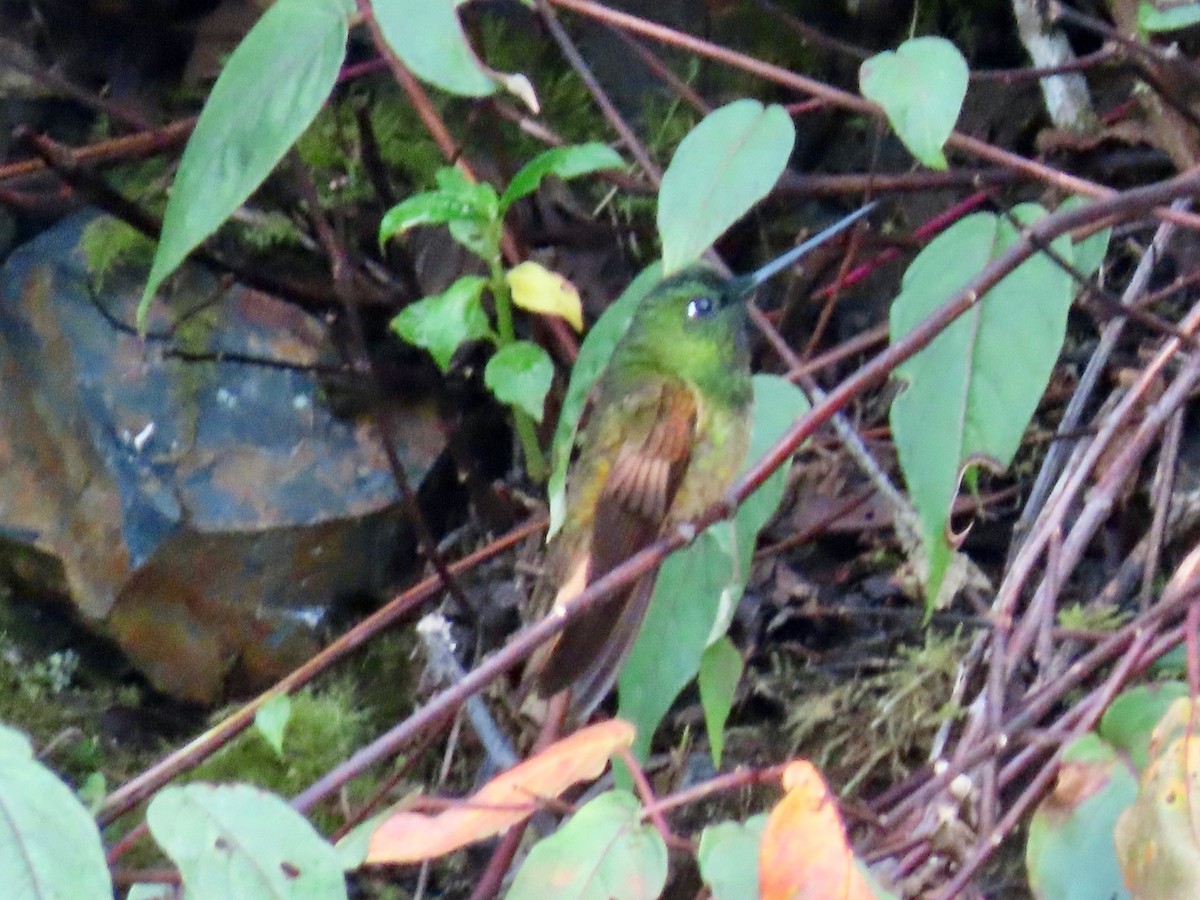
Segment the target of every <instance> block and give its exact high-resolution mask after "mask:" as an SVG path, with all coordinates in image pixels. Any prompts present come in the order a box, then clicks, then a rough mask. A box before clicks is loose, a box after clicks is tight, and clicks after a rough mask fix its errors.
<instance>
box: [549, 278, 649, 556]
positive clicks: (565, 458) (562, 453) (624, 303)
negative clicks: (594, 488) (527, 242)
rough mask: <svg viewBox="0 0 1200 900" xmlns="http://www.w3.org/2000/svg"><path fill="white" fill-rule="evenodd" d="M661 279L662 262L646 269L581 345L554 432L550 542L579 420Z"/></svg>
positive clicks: (559, 519)
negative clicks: (636, 314)
mask: <svg viewBox="0 0 1200 900" xmlns="http://www.w3.org/2000/svg"><path fill="white" fill-rule="evenodd" d="M661 278H662V268H661V266H659V265H658V263H653V264H651V265H650V266H648V267H647V268H645V269H643V270H642V272H641V274H640V275H638V277H637V278H635V279H634V280H633V281H632V282H630V284H629V287H627V288H625V290H624V291H623V292H622V293H621V296H620V297H618V298H617V299H616V300H614V301H613V302H612V303H611V304H609V307H608V309H606V310H605V311H604V313H603V314H602V315H601V316H600V318H599V319H597V320H596V324H595V325H593V326H592V327H591V330H589V331H588V333H587V336H586V337H585V338H584V339H583V343H582V344H580V345H579V356H578V357H577V358H576V359H575V365H574V366H573V367H572V368H571V381H570V383H569V384H568V385H567V393H566V396H565V397H564V398H563V403H562V411H561V412H560V413H559V415H558V426H557V427H556V428H555V430H554V444H553V447H552V449H551V451H550V461H551V464H552V471H551V472H550V483H549V484H548V485H547V491H548V493H549V498H550V528H549V531H548V534H547V536H546V540H550V538H552V537H554V535H555V533H557V531H558V529H559V528H561V527H562V523H563V516H564V515H565V514H566V507H567V469H568V467H569V466H570V463H571V451H572V449H573V448H574V447H575V434H576V432H577V431H578V430H579V417H580V416H581V415H582V414H583V408H584V406H585V405H586V404H587V397H588V394H589V393H590V392H591V390H592V385H593V384H595V383H596V379H597V378H599V377H600V375H601V373H603V372H604V368H605V366H607V365H608V360H609V357H611V356H612V349H613V347H614V346H616V343H617V341H619V340H620V339H621V335H623V334H624V333H625V329H626V328H628V327H629V320H630V319H631V318H633V311H634V309H636V308H637V305H638V303H640V302H641V300H642V298H643V297H645V296H646V294H648V293H649V292H650V289H651V288H653V287H654V285H656V284H658V282H659V281H660V280H661Z"/></svg>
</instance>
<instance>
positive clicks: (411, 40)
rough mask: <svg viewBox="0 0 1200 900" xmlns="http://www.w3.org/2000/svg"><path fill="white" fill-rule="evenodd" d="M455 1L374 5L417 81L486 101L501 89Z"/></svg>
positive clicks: (375, 1) (381, 0) (379, 1)
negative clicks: (478, 52) (481, 59)
mask: <svg viewBox="0 0 1200 900" xmlns="http://www.w3.org/2000/svg"><path fill="white" fill-rule="evenodd" d="M455 6H456V4H455V2H454V0H371V8H372V10H373V11H374V13H375V21H377V22H378V23H379V30H380V31H382V32H383V37H384V40H386V41H387V42H388V45H389V46H391V48H392V49H393V50H395V51H396V55H397V56H399V57H400V59H401V60H403V62H404V64H405V65H406V66H408V67H409V68H410V69H412V70H413V74H415V75H416V76H417V77H418V78H420V79H422V80H424V81H428V82H429V83H430V84H432V85H436V86H437V87H440V88H441V89H442V90H444V91H449V92H450V93H452V94H460V95H462V96H466V97H486V96H487V95H488V94H491V93H494V92H495V90H496V82H495V81H494V80H493V79H492V78H491V77H489V75H488V73H487V71H486V70H485V69H484V68H483V66H482V65H481V64H480V62H479V57H477V56H476V55H475V51H474V50H472V49H471V45H470V44H468V43H467V36H466V35H465V34H463V29H462V23H460V22H459V21H458V12H457V11H456V9H455Z"/></svg>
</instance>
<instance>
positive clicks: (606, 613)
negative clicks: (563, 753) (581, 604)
mask: <svg viewBox="0 0 1200 900" xmlns="http://www.w3.org/2000/svg"><path fill="white" fill-rule="evenodd" d="M654 580H655V579H654V575H653V574H651V575H647V576H645V577H643V578H642V579H641V580H640V581H638V583H637V584H636V585H634V587H633V589H632V590H630V591H622V592H621V593H619V594H617V595H616V596H614V597H611V598H609V599H608V600H605V601H602V602H601V603H600V604H599V605H598V606H595V607H593V608H592V609H590V610H588V611H587V612H586V613H584V614H583V615H582V616H580V617H579V618H577V619H576V620H575V621H573V622H572V623H571V624H570V625H568V626H567V628H566V629H565V630H564V631H563V633H562V634H561V635H560V636H559V638H558V642H557V643H556V644H555V645H554V649H553V650H552V651H551V652H550V656H549V658H548V659H547V660H546V662H545V665H544V666H543V668H542V669H541V671H540V672H539V673H538V693H540V694H541V695H542V696H544V697H549V696H551V695H553V694H556V693H558V692H559V691H560V690H563V689H564V688H567V687H571V688H573V690H572V691H571V707H572V709H573V710H574V711H575V714H576V715H577V716H578V717H579V720H580V721H583V720H586V719H587V717H588V716H590V715H591V714H592V712H593V711H595V709H596V707H597V706H599V705H600V702H601V701H602V700H603V699H604V698H605V696H607V694H608V692H609V691H610V690H611V689H612V686H613V684H614V683H615V682H616V680H617V676H618V675H619V674H620V672H621V666H622V665H623V664H624V662H625V658H626V657H627V656H628V655H629V651H630V650H632V649H633V642H634V640H635V639H636V638H637V635H638V631H639V629H640V628H641V624H642V619H644V618H645V616H646V608H647V607H648V606H649V605H650V597H651V595H652V594H653V592H654Z"/></svg>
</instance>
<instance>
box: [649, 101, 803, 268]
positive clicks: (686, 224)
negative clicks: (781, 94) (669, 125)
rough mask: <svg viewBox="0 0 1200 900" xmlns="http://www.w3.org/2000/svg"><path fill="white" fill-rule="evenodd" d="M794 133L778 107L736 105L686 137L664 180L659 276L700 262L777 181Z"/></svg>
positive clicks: (753, 103) (660, 200)
mask: <svg viewBox="0 0 1200 900" xmlns="http://www.w3.org/2000/svg"><path fill="white" fill-rule="evenodd" d="M795 141H796V129H795V127H794V126H793V125H792V120H791V118H789V116H788V114H787V112H786V111H785V110H784V108H783V107H782V106H776V105H774V104H772V105H771V106H767V107H763V105H762V104H761V103H759V102H758V101H757V100H737V101H735V102H733V103H730V104H728V105H727V106H722V107H721V108H720V109H717V110H714V111H713V112H711V113H709V114H708V115H707V116H705V117H704V118H703V119H702V120H701V122H700V124H698V125H697V126H696V127H695V128H693V129H692V130H691V131H690V132H688V135H687V137H685V138H684V139H683V140H682V141H681V142H680V144H679V147H678V149H676V151H675V156H674V157H673V158H672V159H671V164H670V165H669V166H668V167H667V171H666V172H665V173H664V174H663V180H662V188H661V189H660V190H659V193H658V234H659V237H660V238H661V239H662V247H663V274H665V275H670V274H672V273H673V272H677V271H679V270H680V269H682V268H683V267H684V266H686V265H687V264H688V263H691V262H694V261H695V260H697V259H699V258H700V255H701V254H702V253H704V251H705V250H707V249H708V248H709V247H710V246H712V243H713V241H715V240H716V239H717V238H719V237H720V236H721V235H722V234H723V233H724V231H725V230H726V229H727V228H729V226H730V225H732V224H733V223H734V222H736V221H737V220H738V219H740V218H741V217H742V216H744V215H745V214H746V213H747V212H748V211H749V210H750V208H751V207H752V206H754V204H755V203H757V202H758V201H759V200H761V199H762V198H763V197H765V196H766V195H767V193H768V192H769V191H770V190H771V188H773V187H774V186H775V182H776V181H778V180H779V176H780V175H781V174H782V173H783V170H784V167H785V166H787V161H788V157H789V156H791V153H792V145H793V144H794V143H795Z"/></svg>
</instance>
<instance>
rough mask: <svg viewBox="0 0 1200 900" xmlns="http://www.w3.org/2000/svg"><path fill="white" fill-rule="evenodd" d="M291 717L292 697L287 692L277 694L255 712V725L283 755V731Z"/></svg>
mask: <svg viewBox="0 0 1200 900" xmlns="http://www.w3.org/2000/svg"><path fill="white" fill-rule="evenodd" d="M291 717H292V698H291V697H289V696H288V695H287V694H276V695H275V696H274V697H272V698H271V699H270V700H268V701H267V702H266V703H264V704H263V705H262V706H260V707H259V708H258V712H256V713H255V714H254V727H255V728H257V729H258V733H259V734H261V735H262V736H263V738H265V739H266V742H267V743H268V744H270V745H271V748H272V749H273V750H274V751H275V752H276V753H278V754H279V755H280V756H283V732H284V730H285V729H286V728H287V724H288V720H289V719H290V718H291Z"/></svg>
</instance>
